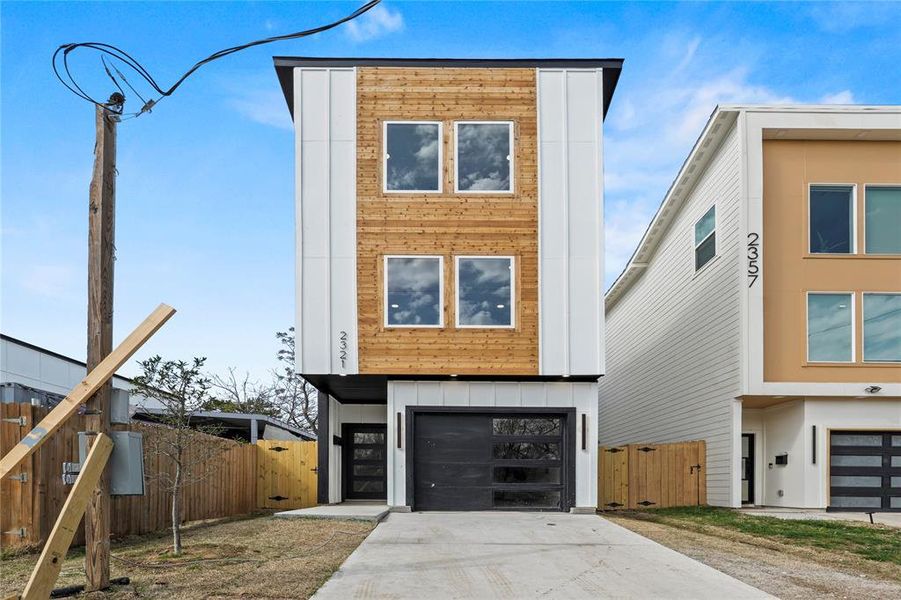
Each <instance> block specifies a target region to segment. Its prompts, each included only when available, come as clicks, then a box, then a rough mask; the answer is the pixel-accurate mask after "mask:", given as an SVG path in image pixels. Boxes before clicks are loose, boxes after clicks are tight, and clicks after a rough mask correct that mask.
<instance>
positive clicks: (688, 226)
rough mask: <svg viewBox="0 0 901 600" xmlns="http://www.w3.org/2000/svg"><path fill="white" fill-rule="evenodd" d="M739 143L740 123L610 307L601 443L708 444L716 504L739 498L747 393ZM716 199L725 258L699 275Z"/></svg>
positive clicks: (711, 496)
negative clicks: (741, 418)
mask: <svg viewBox="0 0 901 600" xmlns="http://www.w3.org/2000/svg"><path fill="white" fill-rule="evenodd" d="M740 168H741V167H740V146H739V138H738V135H737V133H736V128H735V125H732V130H731V131H730V132H729V133H728V134H727V135H726V137H725V139H724V140H723V143H722V145H721V147H720V148H719V149H718V150H716V155H715V156H714V157H713V158H712V160H711V163H710V164H709V165H708V166H707V168H706V170H705V171H704V173H703V174H702V175H701V177H700V179H699V180H698V182H697V184H696V185H695V186H694V189H693V190H692V191H691V192H690V193H689V195H688V198H687V199H686V201H685V204H684V205H683V206H682V207H681V208H677V209H676V210H678V211H679V213H678V216H677V217H676V218H675V221H674V222H673V224H672V225H671V226H670V227H669V229H668V231H667V233H666V234H665V235H664V237H663V239H662V240H661V242H660V245H659V246H658V247H657V248H656V250H655V251H654V254H653V255H652V256H651V258H650V260H649V261H648V264H647V267H646V268H645V269H644V273H643V274H642V275H640V276H639V277H638V279H637V280H636V281H635V283H634V284H633V285H632V286H631V287H630V288H629V289H627V290H626V291H625V292H624V293H623V295H622V296H621V297H620V298H619V300H618V301H616V302H615V303H614V304H613V306H612V308H608V312H607V316H606V324H607V327H606V346H607V354H606V358H607V369H606V373H607V374H606V375H605V376H604V377H602V378H601V379H600V381H599V393H600V411H599V416H598V419H599V423H600V443H601V444H602V445H619V444H626V443H642V442H655V443H665V442H676V441H685V440H698V439H703V440H706V442H707V465H706V466H707V471H706V472H707V486H708V498H709V501H710V503H711V504H716V505H729V504H731V502H732V497H731V496H732V461H733V454H734V448H733V434H734V432H733V427H734V426H733V414H734V406H733V405H734V403H735V398H737V397H738V396H739V395H740V394H741V352H740V343H741V329H740V327H741V306H740V298H741V292H742V289H741V285H742V284H743V283H744V280H743V279H742V278H741V277H740V274H739V273H740V267H739V265H740V256H741V255H740V252H741V250H742V249H743V247H742V244H741V241H740V239H739V238H740V236H739V229H740V224H739V218H740V217H739V214H740V205H741V203H740V189H741V186H740ZM714 203H716V206H717V209H716V210H717V213H718V214H717V254H718V259H717V260H715V261H713V262H711V263H709V264H708V265H707V266H706V268H705V270H704V276H703V277H695V276H694V275H695V269H694V254H693V253H691V252H687V251H686V249H689V248H693V247H694V235H695V231H694V224H695V223H696V222H697V221H698V220H699V219H700V218H701V217H702V216H703V215H704V213H706V212H707V211H708V210H709V209H710V207H711V206H712V205H713V204H714Z"/></svg>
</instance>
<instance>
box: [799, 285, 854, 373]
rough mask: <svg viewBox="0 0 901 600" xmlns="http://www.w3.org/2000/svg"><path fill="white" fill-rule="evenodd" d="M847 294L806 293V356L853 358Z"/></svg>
mask: <svg viewBox="0 0 901 600" xmlns="http://www.w3.org/2000/svg"><path fill="white" fill-rule="evenodd" d="M852 302H853V299H852V296H851V294H821V293H816V294H808V295H807V360H809V361H810V362H851V361H853V360H854V349H853V340H854V327H853V325H852V317H853V314H854V311H853V310H852V309H853V307H852Z"/></svg>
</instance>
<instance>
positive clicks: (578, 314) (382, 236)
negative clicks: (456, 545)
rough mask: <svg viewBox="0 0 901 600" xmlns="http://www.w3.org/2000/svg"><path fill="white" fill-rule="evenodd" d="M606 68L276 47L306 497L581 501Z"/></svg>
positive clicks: (407, 505)
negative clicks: (313, 437)
mask: <svg viewBox="0 0 901 600" xmlns="http://www.w3.org/2000/svg"><path fill="white" fill-rule="evenodd" d="M621 65H622V61H621V60H595V59H575V60H565V59H555V60H432V59H346V58H345V59H327V58H276V59H275V66H276V71H277V74H278V77H279V80H280V82H281V86H282V89H283V91H284V93H285V96H286V98H287V101H288V106H289V108H290V110H291V112H292V114H293V117H294V123H295V129H296V142H295V148H296V186H297V187H296V194H297V201H296V202H297V229H296V231H297V308H296V310H297V323H296V327H297V370H298V371H299V372H300V373H301V374H303V376H304V377H305V378H306V379H307V380H308V381H310V382H311V383H312V384H313V385H315V386H316V387H317V388H318V390H319V392H320V395H319V399H320V401H319V432H318V438H319V440H320V444H319V452H320V455H319V500H320V502H322V503H327V502H332V503H334V502H341V501H343V500H352V499H370V500H380V501H383V502H386V503H387V504H388V505H389V506H391V507H393V508H394V509H395V510H409V509H413V510H460V509H473V510H476V509H477V510H484V509H536V510H542V509H543V510H570V509H583V510H590V511H594V509H595V506H596V502H597V483H596V481H597V380H598V377H600V376H601V375H602V374H603V373H604V344H603V338H604V336H603V331H604V313H603V301H602V287H601V286H602V284H603V170H602V165H603V143H602V137H603V136H602V129H603V117H604V114H605V113H606V110H607V107H608V105H609V103H610V100H611V97H612V95H613V90H614V87H615V85H616V82H617V79H618V77H619V73H620V69H621Z"/></svg>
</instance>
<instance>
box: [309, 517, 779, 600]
mask: <svg viewBox="0 0 901 600" xmlns="http://www.w3.org/2000/svg"><path fill="white" fill-rule="evenodd" d="M769 597H770V596H768V595H767V594H765V593H764V592H762V591H760V590H758V589H756V588H753V587H751V586H749V585H747V584H745V583H742V582H741V581H738V580H737V579H733V578H732V577H729V576H728V575H725V574H723V573H721V572H719V571H717V570H715V569H712V568H710V567H708V566H706V565H704V564H702V563H699V562H698V561H696V560H693V559H691V558H688V557H687V556H685V555H683V554H679V553H678V552H675V551H673V550H670V549H669V548H666V547H664V546H661V545H660V544H657V543H656V542H652V541H651V540H649V539H647V538H645V537H642V536H640V535H638V534H636V533H633V532H631V531H629V530H627V529H624V528H622V527H620V526H618V525H614V524H613V523H611V522H609V521H607V520H605V519H603V518H601V517H598V516H595V515H571V514H565V513H515V512H468V513H467V512H458V513H439V512H428V513H391V514H390V516H389V517H388V518H387V520H386V521H384V522H382V523H381V524H380V525H379V526H378V527H377V528H376V529H375V531H373V532H372V534H370V535H369V537H368V538H367V539H366V540H365V541H364V542H363V543H362V544H361V545H360V546H359V548H357V549H356V551H354V553H353V554H351V555H350V557H349V558H348V559H347V561H345V563H344V564H343V565H342V566H341V568H340V569H339V570H338V572H337V573H335V575H334V576H333V577H332V578H331V579H330V580H329V581H328V582H326V584H325V585H324V586H322V588H320V589H319V591H318V592H317V593H316V595H315V596H314V598H316V599H318V600H329V599H341V600H345V599H348V598H357V599H363V598H366V599H369V598H417V599H419V598H428V599H430V600H433V599H437V598H480V599H481V598H517V599H519V598H523V599H525V598H567V599H574V598H642V599H644V598H693V599H700V598H710V599H717V600H719V599H721V598H729V599H730V600H734V599H738V598H769Z"/></svg>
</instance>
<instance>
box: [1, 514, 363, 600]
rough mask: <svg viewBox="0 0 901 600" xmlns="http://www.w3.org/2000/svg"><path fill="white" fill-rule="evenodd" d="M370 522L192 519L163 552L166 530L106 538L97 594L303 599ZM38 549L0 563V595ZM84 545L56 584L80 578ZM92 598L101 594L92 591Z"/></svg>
mask: <svg viewBox="0 0 901 600" xmlns="http://www.w3.org/2000/svg"><path fill="white" fill-rule="evenodd" d="M373 527H374V525H373V524H372V523H364V522H360V521H331V520H321V519H275V518H273V517H271V516H258V517H252V518H246V519H238V520H227V521H211V522H202V523H194V524H191V525H188V526H187V527H186V528H185V529H184V530H183V537H182V543H183V546H184V548H183V552H182V555H181V556H179V557H173V556H171V555H169V554H167V550H168V548H169V544H170V538H169V536H168V535H167V534H166V533H165V532H162V533H159V534H153V535H148V536H134V537H130V538H126V539H124V540H121V541H119V542H113V548H112V557H113V559H112V563H111V570H112V574H111V576H112V577H123V576H127V577H130V578H131V583H130V584H129V585H126V586H114V587H113V588H112V589H111V591H110V593H107V594H103V595H102V597H103V598H137V597H141V598H203V597H206V598H235V597H247V598H308V597H310V596H311V595H312V594H313V593H314V592H315V591H316V590H317V589H318V588H319V586H321V585H322V584H323V583H325V581H326V580H327V579H328V578H329V577H331V575H332V573H334V572H335V571H336V570H337V569H338V567H339V566H340V565H341V563H342V562H344V559H346V558H347V556H348V555H349V554H350V553H351V552H353V551H354V549H356V547H357V546H358V545H359V544H360V542H362V541H363V539H364V538H365V537H366V536H367V535H369V532H370V531H372V529H373ZM37 558H38V555H37V554H25V555H19V556H5V557H3V560H2V561H0V575H2V577H0V597H3V598H5V597H6V596H8V595H10V594H18V593H21V591H22V590H23V589H24V587H25V584H26V582H27V581H28V577H29V575H30V573H31V569H32V568H33V567H34V564H35V562H37ZM83 561H84V550H83V549H82V548H76V549H73V550H71V551H70V552H69V556H68V558H67V559H66V562H65V564H64V565H63V569H62V573H61V574H60V578H59V580H58V581H57V583H56V587H62V586H68V585H78V584H83V583H84V571H83ZM97 597H101V596H100V595H99V594H98V595H97Z"/></svg>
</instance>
